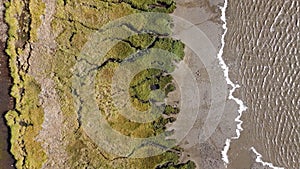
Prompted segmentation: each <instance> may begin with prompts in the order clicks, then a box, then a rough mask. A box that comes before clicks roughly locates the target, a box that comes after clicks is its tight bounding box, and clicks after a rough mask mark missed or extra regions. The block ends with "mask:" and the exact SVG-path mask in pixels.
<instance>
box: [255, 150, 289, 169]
mask: <svg viewBox="0 0 300 169" xmlns="http://www.w3.org/2000/svg"><path fill="white" fill-rule="evenodd" d="M251 150H252V151H253V152H254V153H255V154H256V156H257V157H256V159H255V161H256V162H258V163H261V164H262V165H263V166H268V167H270V168H274V169H284V168H283V167H275V166H274V165H273V164H272V163H268V162H264V161H263V160H262V159H261V158H262V155H261V154H259V153H258V152H257V151H256V150H255V148H254V147H251Z"/></svg>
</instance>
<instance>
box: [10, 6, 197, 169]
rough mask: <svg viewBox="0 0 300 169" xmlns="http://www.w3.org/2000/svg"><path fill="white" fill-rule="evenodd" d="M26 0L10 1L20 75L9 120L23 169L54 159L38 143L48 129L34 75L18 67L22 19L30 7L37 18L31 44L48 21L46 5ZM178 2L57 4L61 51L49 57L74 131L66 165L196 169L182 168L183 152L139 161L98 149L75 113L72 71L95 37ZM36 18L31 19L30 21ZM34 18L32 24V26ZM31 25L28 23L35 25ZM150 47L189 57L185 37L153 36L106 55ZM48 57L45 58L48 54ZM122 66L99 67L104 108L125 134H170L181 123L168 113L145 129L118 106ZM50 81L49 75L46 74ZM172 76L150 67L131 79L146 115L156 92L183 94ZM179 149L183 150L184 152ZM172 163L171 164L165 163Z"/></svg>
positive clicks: (29, 28)
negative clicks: (120, 21)
mask: <svg viewBox="0 0 300 169" xmlns="http://www.w3.org/2000/svg"><path fill="white" fill-rule="evenodd" d="M24 2H25V0H24V1H18V0H11V1H10V2H9V3H8V4H6V7H7V10H6V17H5V19H6V22H7V23H8V25H9V40H8V44H7V54H8V55H9V56H10V69H11V74H12V77H13V83H14V85H13V88H12V92H11V95H12V96H13V97H14V98H15V100H16V106H15V110H12V111H10V112H8V113H7V115H6V119H7V123H8V125H9V126H10V128H11V134H12V138H11V143H12V149H11V151H12V153H13V155H14V156H15V158H16V160H17V165H16V166H17V168H30V169H31V168H41V166H42V164H43V162H45V160H46V159H47V157H46V155H45V153H44V151H43V149H42V147H41V143H40V142H37V141H36V140H35V138H36V136H37V135H38V133H39V131H40V130H41V124H42V123H43V110H42V108H41V107H40V105H39V100H38V94H39V92H40V87H39V85H38V84H37V83H36V82H35V80H34V78H33V77H30V76H29V75H27V74H26V72H24V71H22V70H21V69H20V67H19V66H18V62H17V59H18V55H19V53H22V49H18V47H17V46H16V42H17V41H18V40H19V39H20V38H21V37H20V35H18V33H17V32H18V29H20V25H21V24H20V23H19V20H18V19H19V18H18V16H20V15H21V14H22V10H23V9H24V6H25V4H27V5H28V7H27V9H28V10H29V12H28V11H27V14H28V15H30V18H31V19H30V24H29V25H25V26H26V29H24V32H25V33H26V34H28V37H27V38H29V39H26V38H24V39H25V43H27V41H28V42H30V43H34V42H35V41H37V39H38V37H37V29H38V27H39V26H40V24H41V20H40V16H41V15H42V14H43V12H44V8H45V5H44V3H42V1H40V0H29V1H28V0H27V1H26V3H24ZM174 9H175V2H174V1H172V0H161V1H157V0H141V1H140V0H125V1H118V0H106V1H105V0H103V1H98V0H84V1H81V0H72V1H71V0H57V3H56V14H55V16H54V19H53V21H52V23H51V26H52V29H53V33H54V35H55V36H56V42H57V49H56V52H55V55H54V56H49V57H51V59H49V63H47V64H50V67H51V71H49V72H48V73H50V72H53V75H54V77H53V80H54V81H55V82H56V90H57V93H58V94H59V97H60V104H61V105H60V106H61V110H62V113H63V115H64V123H65V125H66V126H68V127H67V130H65V131H64V132H65V133H64V135H65V138H64V139H66V140H67V142H68V146H67V147H66V150H67V153H68V156H69V160H68V161H67V162H66V163H67V165H68V166H69V167H70V168H86V167H90V168H118V169H124V168H128V169H129V168H155V167H157V166H161V167H160V168H172V167H173V168H174V167H175V168H194V164H193V163H192V162H188V163H186V164H178V158H179V156H178V154H177V153H175V152H174V151H175V150H174V151H167V152H165V153H163V154H161V155H158V156H154V157H148V158H141V159H133V158H124V157H123V158H122V157H121V158H120V157H116V156H114V155H112V154H108V153H106V152H104V151H103V150H102V149H101V148H100V147H98V146H97V145H95V143H93V141H92V140H90V138H89V137H88V136H87V135H86V133H85V132H84V130H83V129H82V128H81V126H80V124H79V122H78V117H77V113H76V112H75V108H74V102H73V94H72V73H73V72H72V68H73V66H74V65H75V63H76V61H78V60H77V59H78V55H79V53H80V51H81V49H82V47H83V46H84V44H85V43H86V42H87V40H88V36H89V35H91V34H92V33H93V32H94V31H95V30H98V29H100V28H101V26H103V25H104V24H106V23H108V22H109V21H112V20H114V19H117V18H120V17H122V16H126V15H129V14H132V13H137V12H140V11H159V12H172V11H173V10H174ZM27 19H28V18H27ZM25 20H26V19H24V21H25ZM27 21H28V20H27ZM149 46H152V47H154V48H160V49H164V50H167V51H169V52H172V53H174V54H176V56H177V57H175V58H174V61H179V60H182V59H183V56H184V52H183V49H184V45H183V44H182V43H181V42H180V41H177V40H172V39H170V38H164V37H160V36H158V35H153V34H151V35H150V34H141V35H135V36H131V37H129V38H128V39H127V40H126V41H122V42H119V43H118V44H117V45H116V46H115V47H114V48H113V49H111V51H109V52H108V53H107V55H106V57H105V58H106V59H110V58H114V59H120V60H123V59H125V58H126V57H128V56H129V55H131V54H133V53H135V52H137V51H138V50H142V49H146V48H148V47H149ZM44 57H45V56H44ZM118 66H119V63H118V62H108V64H106V65H105V66H104V67H101V68H100V69H99V70H98V73H97V78H96V86H95V88H96V90H97V99H98V105H99V109H100V110H101V111H102V112H105V111H106V110H107V109H112V110H113V111H112V112H113V116H110V117H109V118H107V119H108V121H109V123H110V124H111V126H112V127H113V128H114V129H116V130H119V131H120V132H122V133H123V134H125V135H130V136H134V137H149V136H154V135H157V134H160V133H162V132H163V131H164V130H165V125H166V124H167V123H171V122H173V121H174V120H175V119H174V118H171V117H167V118H166V117H165V116H162V117H160V118H158V119H157V120H156V121H154V122H152V123H146V124H139V123H134V122H131V121H130V120H128V119H126V118H125V117H123V116H121V115H120V114H118V110H117V109H115V108H114V105H113V103H112V102H111V95H110V91H111V89H110V83H111V78H112V76H113V74H114V71H115V70H116V68H118ZM45 76H46V75H45ZM172 83H173V82H172V77H171V76H169V75H165V74H164V73H163V72H162V71H161V70H155V69H149V70H145V71H143V72H140V74H138V75H137V76H135V78H134V79H133V80H132V82H131V88H130V91H131V96H132V104H133V105H134V106H135V107H136V108H137V109H140V110H146V109H148V108H149V103H148V102H147V100H149V92H150V91H151V90H154V88H155V90H156V89H158V88H159V89H162V90H163V91H164V92H165V94H166V95H167V94H168V93H169V92H172V91H174V90H175V87H174V85H172ZM178 112H179V110H178V109H177V108H174V107H172V106H170V105H166V108H165V110H164V114H165V115H166V116H169V115H171V114H177V113H178ZM176 151H177V150H176ZM167 163H168V164H169V165H168V166H164V164H167Z"/></svg>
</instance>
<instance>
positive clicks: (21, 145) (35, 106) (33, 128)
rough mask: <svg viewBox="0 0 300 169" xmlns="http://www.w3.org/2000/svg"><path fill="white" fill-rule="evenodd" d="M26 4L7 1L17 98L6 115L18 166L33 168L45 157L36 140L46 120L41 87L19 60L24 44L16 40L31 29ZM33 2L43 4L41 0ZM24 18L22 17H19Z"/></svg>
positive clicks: (14, 91) (13, 90)
mask: <svg viewBox="0 0 300 169" xmlns="http://www.w3.org/2000/svg"><path fill="white" fill-rule="evenodd" d="M26 3H28V1H19V0H11V1H10V2H7V3H6V4H5V6H6V12H5V21H6V23H7V24H8V26H9V31H8V35H9V37H8V41H7V49H6V53H7V54H8V56H9V67H10V71H11V76H12V78H13V86H12V89H11V95H12V96H13V98H14V99H15V108H14V110H11V111H9V112H8V113H7V114H6V115H5V118H6V120H7V124H8V125H9V126H10V131H11V139H10V142H11V152H12V154H13V155H14V157H15V159H16V161H17V163H16V167H17V168H30V169H31V168H41V167H42V164H43V162H44V161H45V160H46V156H45V152H44V150H43V149H42V146H41V143H39V142H37V141H36V140H35V138H36V136H37V135H38V134H39V131H40V130H41V125H42V123H43V110H42V108H41V107H40V104H39V99H38V95H39V93H40V87H39V85H38V84H37V83H36V82H35V80H34V79H33V77H30V76H29V75H28V74H26V72H25V70H24V69H22V65H20V62H18V59H19V58H18V57H19V55H20V54H22V53H23V51H22V50H23V49H22V46H18V43H17V42H18V41H19V40H20V38H22V37H21V36H20V34H18V32H22V31H23V32H24V33H26V34H27V33H28V34H29V32H28V31H29V30H30V28H28V25H27V24H26V23H21V22H26V21H28V20H27V19H24V18H26V17H30V16H22V15H25V14H28V13H29V12H28V11H27V12H25V11H24V10H26V9H25V7H26ZM30 3H31V4H35V5H37V3H38V4H40V5H41V4H42V3H41V1H39V0H38V1H35V2H30ZM39 9H40V10H41V11H42V10H43V9H42V7H41V8H38V9H36V11H38V10H39ZM34 15H35V14H31V16H32V17H33V18H36V17H37V16H34ZM21 17H23V18H22V19H20V18H21ZM23 19H24V20H23ZM20 25H27V26H26V27H25V26H22V30H20V29H21V27H20ZM37 27H38V25H35V26H31V28H32V29H36V28H37ZM24 37H25V36H24ZM27 40H29V39H27ZM24 43H28V42H24Z"/></svg>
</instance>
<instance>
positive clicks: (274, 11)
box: [224, 0, 300, 168]
mask: <svg viewBox="0 0 300 169" xmlns="http://www.w3.org/2000/svg"><path fill="white" fill-rule="evenodd" d="M299 18H300V2H299V1H297V0H291V1H276V2H275V1H252V0H251V1H250V0H246V1H233V0H230V1H229V2H228V10H227V20H228V21H227V22H228V23H227V25H228V33H227V35H226V39H225V40H226V44H225V53H224V58H225V59H226V63H227V64H228V65H229V70H230V78H231V79H232V80H233V81H234V82H236V83H238V84H240V86H241V87H240V88H239V89H237V90H236V92H235V93H234V95H235V96H236V97H238V98H240V99H241V100H243V101H244V103H245V104H246V106H247V107H248V109H247V110H246V111H245V112H244V113H243V115H242V121H243V122H244V123H243V125H242V127H243V128H244V131H242V132H241V137H240V138H239V139H238V140H233V141H232V144H231V146H230V148H231V149H230V150H229V161H230V165H229V166H228V167H229V168H256V167H257V166H256V167H255V166H254V165H253V161H254V160H253V158H254V159H255V158H256V155H255V154H254V153H253V151H252V150H251V147H254V148H255V149H256V150H257V152H258V153H260V154H261V155H262V160H263V161H265V162H269V163H272V164H273V165H274V166H277V167H284V168H300V161H299V158H298V157H299V156H300V154H299V152H300V144H299V143H300V140H299V138H300V133H299V131H300V128H299V127H300V125H299V121H300V110H299V107H300V93H299V87H300V79H299V77H300V66H299V65H300V53H299V49H300V43H299V32H300V25H299ZM258 168H268V167H263V166H260V167H258Z"/></svg>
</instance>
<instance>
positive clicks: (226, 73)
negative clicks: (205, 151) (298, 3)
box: [217, 0, 247, 165]
mask: <svg viewBox="0 0 300 169" xmlns="http://www.w3.org/2000/svg"><path fill="white" fill-rule="evenodd" d="M227 5H228V0H225V1H224V6H223V7H220V9H221V12H222V16H221V20H222V21H223V26H222V27H223V29H224V33H223V35H222V37H221V44H222V45H221V48H220V51H219V53H218V55H217V57H218V59H219V63H220V65H221V66H222V69H223V71H224V76H225V78H226V82H227V84H228V85H230V86H231V87H232V89H231V90H230V92H229V97H228V99H231V100H234V101H235V102H236V103H237V104H238V105H239V109H238V113H239V115H238V116H237V117H236V118H235V121H236V122H238V124H237V129H236V136H235V137H232V138H231V139H238V138H239V137H240V133H241V131H243V128H242V123H243V121H242V120H240V118H241V116H242V113H243V112H244V111H245V110H246V109H247V107H246V106H245V104H244V103H243V101H242V100H240V99H238V98H235V97H234V96H233V93H234V91H235V90H236V89H237V88H239V87H240V86H239V85H238V84H235V83H233V82H232V81H231V80H230V78H229V68H228V66H227V65H226V64H225V62H224V59H223V58H222V56H223V49H224V46H225V36H226V33H227V30H228V29H227V22H226V9H227ZM231 139H227V140H226V143H225V147H224V149H223V151H222V152H221V154H222V160H223V161H224V162H225V165H226V164H228V163H229V159H228V155H227V153H228V150H229V147H230V142H231Z"/></svg>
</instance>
